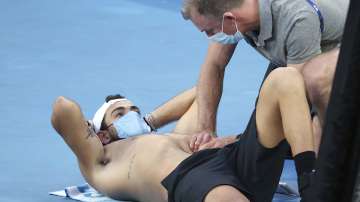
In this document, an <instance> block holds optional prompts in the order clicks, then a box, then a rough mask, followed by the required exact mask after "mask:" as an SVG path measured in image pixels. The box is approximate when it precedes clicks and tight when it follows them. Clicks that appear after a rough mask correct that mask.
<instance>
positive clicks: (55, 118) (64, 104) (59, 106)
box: [51, 96, 76, 135]
mask: <svg viewBox="0 0 360 202" xmlns="http://www.w3.org/2000/svg"><path fill="white" fill-rule="evenodd" d="M75 106H76V104H75V103H73V102H72V101H70V100H68V99H67V98H65V97H63V96H59V97H57V98H56V99H55V102H54V104H53V111H52V114H51V124H52V126H53V127H54V129H55V130H56V131H57V132H58V133H59V134H60V135H61V134H62V133H61V129H62V128H63V127H62V125H63V123H62V122H63V121H64V120H65V119H66V116H67V114H69V113H71V111H72V108H73V107H75Z"/></svg>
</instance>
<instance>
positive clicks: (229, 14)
mask: <svg viewBox="0 0 360 202" xmlns="http://www.w3.org/2000/svg"><path fill="white" fill-rule="evenodd" d="M224 18H225V19H226V20H235V19H236V17H235V15H234V14H233V13H232V12H230V11H227V12H225V13H224Z"/></svg>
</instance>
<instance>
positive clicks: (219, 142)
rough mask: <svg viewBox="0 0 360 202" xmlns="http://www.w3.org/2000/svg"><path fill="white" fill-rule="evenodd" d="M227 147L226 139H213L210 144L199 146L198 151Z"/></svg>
mask: <svg viewBox="0 0 360 202" xmlns="http://www.w3.org/2000/svg"><path fill="white" fill-rule="evenodd" d="M226 145H227V141H226V139H223V138H213V139H212V140H210V141H209V142H207V143H205V144H202V145H200V146H199V149H198V151H201V150H204V149H214V148H223V147H225V146H226Z"/></svg>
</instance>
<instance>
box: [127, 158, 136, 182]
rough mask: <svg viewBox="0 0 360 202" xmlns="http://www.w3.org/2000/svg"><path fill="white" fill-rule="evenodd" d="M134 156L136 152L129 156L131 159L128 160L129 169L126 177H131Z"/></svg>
mask: <svg viewBox="0 0 360 202" xmlns="http://www.w3.org/2000/svg"><path fill="white" fill-rule="evenodd" d="M135 157H136V154H134V155H133V156H132V157H131V160H130V164H129V170H128V179H130V178H131V170H132V166H133V164H134V160H135Z"/></svg>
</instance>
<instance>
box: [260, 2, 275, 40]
mask: <svg viewBox="0 0 360 202" xmlns="http://www.w3.org/2000/svg"><path fill="white" fill-rule="evenodd" d="M271 1H272V0H258V2H259V14H260V32H259V36H258V41H257V45H258V46H264V45H265V40H267V39H270V38H271V37H272V27H273V26H272V23H273V22H272V14H271Z"/></svg>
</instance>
